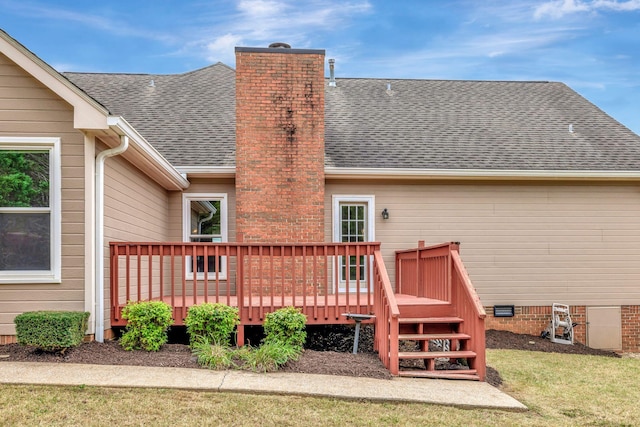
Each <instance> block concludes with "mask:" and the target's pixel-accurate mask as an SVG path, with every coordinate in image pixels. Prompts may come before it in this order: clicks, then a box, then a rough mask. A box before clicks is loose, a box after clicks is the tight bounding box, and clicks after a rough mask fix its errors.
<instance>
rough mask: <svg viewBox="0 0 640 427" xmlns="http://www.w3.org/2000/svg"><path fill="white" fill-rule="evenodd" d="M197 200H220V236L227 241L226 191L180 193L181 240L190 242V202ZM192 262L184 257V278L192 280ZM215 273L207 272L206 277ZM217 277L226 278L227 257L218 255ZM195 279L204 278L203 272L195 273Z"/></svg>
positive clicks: (210, 277) (189, 258) (212, 277)
mask: <svg viewBox="0 0 640 427" xmlns="http://www.w3.org/2000/svg"><path fill="white" fill-rule="evenodd" d="M199 200H206V201H210V200H216V201H220V211H221V212H220V237H221V240H222V241H223V242H228V241H229V237H228V215H227V213H228V210H227V194H226V193H183V194H182V241H183V242H191V227H190V226H191V202H192V201H199ZM191 266H193V262H192V261H191V257H186V261H185V266H184V274H185V278H186V280H194V274H193V271H191ZM215 277H216V273H215V272H209V273H208V279H209V280H211V279H215ZM218 279H220V280H226V279H227V257H225V256H222V257H220V272H219V274H218ZM195 280H204V272H201V273H197V274H196V275H195Z"/></svg>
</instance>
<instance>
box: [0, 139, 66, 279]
mask: <svg viewBox="0 0 640 427" xmlns="http://www.w3.org/2000/svg"><path fill="white" fill-rule="evenodd" d="M60 205H61V198H60V138H44V137H27V138H24V137H16V138H11V137H0V283H59V282H60V280H61V277H60V270H61V269H60V265H61V259H60V253H61V236H60V212H61V206H60Z"/></svg>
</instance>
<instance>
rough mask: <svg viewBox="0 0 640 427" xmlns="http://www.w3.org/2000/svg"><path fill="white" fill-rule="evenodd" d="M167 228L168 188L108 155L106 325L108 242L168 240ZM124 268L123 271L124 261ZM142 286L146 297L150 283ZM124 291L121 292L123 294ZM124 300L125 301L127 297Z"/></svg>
mask: <svg viewBox="0 0 640 427" xmlns="http://www.w3.org/2000/svg"><path fill="white" fill-rule="evenodd" d="M99 149H104V145H102V144H100V145H99ZM168 230H169V192H168V191H167V190H165V189H164V188H162V187H161V186H160V185H158V184H157V183H155V182H154V181H152V180H151V179H150V178H149V177H147V176H146V175H144V174H143V173H142V172H140V171H139V170H138V169H136V168H135V167H134V166H133V165H131V164H130V163H129V162H128V161H126V160H125V159H123V158H122V157H120V156H116V157H111V158H107V159H106V163H105V178H104V241H105V263H104V265H105V270H106V271H105V312H104V319H105V328H108V327H109V325H110V323H109V321H110V311H109V304H110V295H109V292H110V282H109V265H110V264H109V242H117V241H127V242H165V241H168V240H169V234H168ZM143 262H145V263H146V261H143ZM144 267H146V264H144V265H143V268H144ZM122 269H123V271H124V265H123V266H122ZM132 277H133V278H135V277H136V272H135V271H132ZM144 283H146V282H143V284H144ZM155 285H157V283H156V284H155ZM123 286H124V284H123ZM123 286H121V289H122V290H124V287H123ZM142 289H143V290H144V292H145V295H143V297H145V296H146V292H147V291H146V290H147V289H148V287H147V286H143V287H142ZM124 295H125V294H124V292H121V296H122V298H124ZM121 302H122V303H124V302H125V301H124V299H123V300H122V301H121Z"/></svg>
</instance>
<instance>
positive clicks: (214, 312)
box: [184, 303, 240, 348]
mask: <svg viewBox="0 0 640 427" xmlns="http://www.w3.org/2000/svg"><path fill="white" fill-rule="evenodd" d="M239 323H240V317H239V316H238V309H237V308H236V307H229V306H228V305H225V304H220V303H216V304H212V303H204V304H199V305H194V306H191V307H189V312H188V313H187V317H186V319H184V324H185V326H186V327H187V332H188V333H189V344H190V345H191V348H194V345H195V344H197V343H212V344H218V345H221V346H229V345H230V336H231V334H232V333H233V330H234V329H235V327H236V326H237V325H238V324H239Z"/></svg>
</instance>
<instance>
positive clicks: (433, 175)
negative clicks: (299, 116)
mask: <svg viewBox="0 0 640 427" xmlns="http://www.w3.org/2000/svg"><path fill="white" fill-rule="evenodd" d="M324 171H325V175H326V176H327V177H328V178H356V179H357V178H359V179H374V178H384V179H410V178H414V179H486V180H495V179H519V180H524V179H526V180H567V179H571V180H640V171H584V170H583V171H567V170H508V169H505V170H487V169H431V170H430V169H400V168H398V169H391V168H389V169H386V168H337V167H325V169H324Z"/></svg>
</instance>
